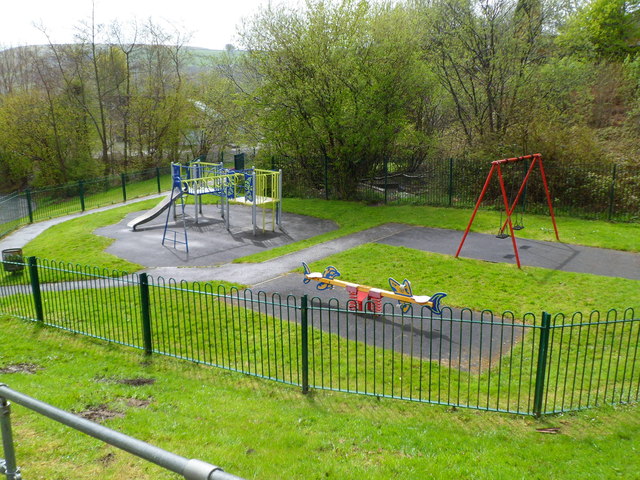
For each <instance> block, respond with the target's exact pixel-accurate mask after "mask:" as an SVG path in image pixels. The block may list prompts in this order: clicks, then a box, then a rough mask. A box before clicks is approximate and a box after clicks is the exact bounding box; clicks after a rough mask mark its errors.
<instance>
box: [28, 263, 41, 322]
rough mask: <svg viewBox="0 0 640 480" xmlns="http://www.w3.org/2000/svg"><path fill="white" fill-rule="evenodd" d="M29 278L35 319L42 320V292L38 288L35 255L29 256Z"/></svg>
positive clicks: (38, 279)
mask: <svg viewBox="0 0 640 480" xmlns="http://www.w3.org/2000/svg"><path fill="white" fill-rule="evenodd" d="M28 264H29V278H30V279H31V293H32V294H33V305H34V307H35V309H36V319H37V320H38V321H39V322H44V310H43V308H42V292H41V290H40V277H39V276H38V261H37V259H36V257H29V259H28Z"/></svg>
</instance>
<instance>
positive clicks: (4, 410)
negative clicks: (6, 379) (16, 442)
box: [0, 384, 22, 480]
mask: <svg viewBox="0 0 640 480" xmlns="http://www.w3.org/2000/svg"><path fill="white" fill-rule="evenodd" d="M1 386H2V384H0V387H1ZM0 431H1V432H2V448H3V451H4V456H5V459H4V461H2V459H0V474H5V475H6V476H7V480H20V479H21V478H22V477H21V476H20V469H19V468H18V467H17V465H16V452H15V450H14V448H13V434H12V433H11V406H10V405H9V402H8V401H7V399H6V398H5V397H3V396H2V394H1V393H0Z"/></svg>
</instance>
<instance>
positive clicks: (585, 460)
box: [0, 199, 640, 480]
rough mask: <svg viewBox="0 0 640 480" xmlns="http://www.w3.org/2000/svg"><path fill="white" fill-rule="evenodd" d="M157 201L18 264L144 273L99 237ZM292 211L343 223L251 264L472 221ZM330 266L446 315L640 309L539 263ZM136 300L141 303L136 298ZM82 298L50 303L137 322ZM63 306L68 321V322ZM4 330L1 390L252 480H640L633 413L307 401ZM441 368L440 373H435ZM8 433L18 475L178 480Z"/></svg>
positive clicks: (275, 389)
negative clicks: (458, 309)
mask: <svg viewBox="0 0 640 480" xmlns="http://www.w3.org/2000/svg"><path fill="white" fill-rule="evenodd" d="M156 203H157V199H156V200H149V201H147V202H142V203H140V204H135V205H127V206H125V207H121V208H118V209H114V210H110V211H107V212H101V213H97V214H93V215H86V216H83V217H82V218H79V219H76V220H72V221H70V222H66V223H65V224H62V225H59V226H57V227H53V228H51V229H49V230H48V231H47V233H45V234H43V235H41V236H40V237H38V239H36V240H34V241H33V242H31V243H29V244H28V245H27V246H26V247H25V249H24V250H25V254H26V255H36V256H39V257H43V258H51V259H56V260H61V261H67V262H71V263H79V264H88V265H94V266H99V267H103V268H108V269H117V270H125V271H134V270H138V269H139V268H141V266H140V265H136V264H132V263H129V262H124V261H122V260H120V259H117V258H116V257H113V256H111V255H108V254H105V253H104V248H105V247H106V246H107V245H108V243H109V242H110V240H109V239H104V238H101V237H97V236H95V235H93V234H92V232H93V230H95V229H96V228H98V227H100V226H102V225H108V224H112V223H116V222H118V221H120V220H121V219H122V218H123V217H124V216H125V215H126V214H128V213H129V212H132V211H138V210H144V209H148V208H151V207H152V206H153V205H155V204H156ZM285 206H286V208H287V209H288V210H290V211H295V213H302V214H307V215H315V216H318V217H322V218H330V219H333V220H334V221H336V222H337V223H338V224H339V225H340V228H339V230H337V231H335V232H331V233H329V234H326V235H321V236H318V237H314V238H313V239H310V240H308V241H305V242H298V244H294V246H289V247H283V248H282V249H274V250H276V251H277V253H275V254H274V253H267V254H265V255H262V254H261V255H258V256H253V257H252V258H251V259H252V260H254V261H256V260H262V259H264V258H266V256H269V255H276V254H283V253H286V252H287V251H291V249H292V248H302V247H304V246H307V245H309V244H312V243H319V242H321V241H326V240H328V239H329V238H335V237H337V236H340V235H345V234H348V233H352V232H355V231H358V230H362V229H364V228H368V227H370V226H375V225H379V224H382V223H386V222H389V221H395V222H398V221H402V222H405V223H411V224H414V225H426V226H434V227H440V228H457V229H463V228H464V227H465V226H466V222H467V220H468V216H469V214H470V212H469V211H468V210H456V209H437V208H430V207H365V206H363V205H360V204H353V203H347V202H323V201H309V200H306V201H305V200H292V199H287V201H286V202H285ZM285 221H286V217H285ZM498 221H499V214H495V213H492V212H481V213H480V214H479V217H478V220H477V221H476V223H475V224H474V225H475V227H476V228H474V230H475V231H480V232H482V231H487V232H491V231H495V228H496V225H497V223H498ZM492 222H493V223H492ZM525 222H526V223H527V229H526V230H523V231H521V232H520V235H522V236H527V235H529V238H536V239H544V240H549V239H551V236H552V231H551V230H550V228H551V225H550V222H549V220H548V218H546V217H539V218H536V217H532V218H530V219H525ZM491 225H493V227H492V226H491ZM559 227H560V234H561V238H562V239H563V240H564V241H567V242H570V241H571V242H574V243H583V244H587V245H592V246H601V247H608V248H617V249H620V250H631V251H638V250H639V248H638V242H637V238H638V234H639V233H640V225H634V224H608V223H606V222H586V221H578V220H572V219H560V220H559ZM492 228H493V229H494V230H491V229H492ZM570 238H576V239H580V241H576V240H570ZM383 250H384V251H383ZM390 251H392V252H393V253H392V254H390V253H389V252H390ZM373 260H375V261H373ZM453 262H455V263H453ZM328 263H332V264H334V265H335V266H336V267H338V269H339V270H341V271H342V272H343V276H344V279H345V280H354V281H356V280H357V281H359V282H363V283H369V284H372V285H381V286H383V285H384V284H385V283H386V279H387V277H388V276H396V279H398V280H402V279H403V278H404V277H407V278H409V279H410V280H411V281H412V283H413V286H414V291H415V292H416V293H418V294H422V293H425V294H430V293H434V292H435V291H439V290H444V291H446V292H447V293H448V294H449V296H448V297H447V298H446V299H445V303H446V304H448V305H457V306H465V307H471V308H477V309H481V308H491V309H493V310H495V311H496V312H501V311H502V310H505V309H509V310H513V311H514V312H517V313H523V312H526V311H533V312H534V313H536V315H539V313H540V310H542V309H545V310H548V311H550V312H551V313H558V312H565V313H570V312H573V311H575V310H578V309H585V310H590V309H592V308H597V309H600V310H603V311H604V310H606V309H608V308H611V307H615V308H619V309H624V308H626V307H634V308H636V311H638V310H640V288H638V287H639V284H640V282H637V281H631V280H625V279H617V278H607V277H597V276H593V275H585V274H570V273H564V272H555V271H548V270H544V269H536V268H533V267H525V268H523V269H522V270H518V269H517V268H515V267H514V266H512V265H499V264H488V263H486V262H479V261H474V260H469V259H462V260H454V259H453V258H452V257H450V256H443V255H437V254H431V253H427V252H418V251H415V250H411V249H407V248H402V247H387V246H384V247H383V246H379V245H375V244H369V245H363V246H361V247H358V248H356V249H352V250H350V251H349V252H342V253H340V254H338V255H335V256H332V257H330V258H328V259H326V260H323V261H322V262H316V263H314V264H312V265H311V267H312V268H313V269H314V270H320V271H322V269H323V268H324V267H325V266H326V265H327V264H328ZM58 278H59V279H63V278H64V276H59V277H58ZM441 285H446V287H445V288H440V286H441ZM131 290H132V292H133V293H131V298H134V295H135V292H136V291H137V290H136V289H135V287H131ZM103 291H104V292H106V293H107V295H102V294H101V293H100V291H98V290H96V291H95V295H96V297H97V298H99V299H100V301H102V302H106V303H105V305H112V304H113V302H112V300H113V298H112V297H113V295H114V293H112V292H108V291H107V290H103ZM76 293H77V298H78V299H76V300H74V301H73V302H71V301H63V300H64V299H65V298H67V296H72V295H73V294H72V292H69V293H64V294H56V295H52V296H49V297H47V299H48V300H49V301H50V302H58V305H62V304H64V305H71V306H72V307H73V308H72V307H69V308H70V309H71V310H73V312H72V313H73V315H76V314H78V315H79V317H78V321H81V322H82V321H86V322H87V323H89V322H90V321H96V320H97V319H98V320H99V319H100V318H102V317H111V316H113V317H114V318H116V317H118V316H119V315H121V314H122V315H125V316H126V315H129V316H131V317H134V316H135V315H137V313H138V308H137V307H136V305H135V302H134V301H133V300H130V299H129V297H127V295H128V293H127V291H125V290H123V291H122V295H123V299H122V301H123V302H124V303H123V305H122V306H121V308H116V309H114V311H108V310H107V308H108V307H105V306H104V305H102V304H101V303H99V302H94V301H89V299H90V298H92V297H91V296H92V295H93V294H94V293H93V292H92V291H86V292H82V291H76ZM136 298H137V297H136ZM3 302H4V303H6V302H8V303H10V299H9V298H5V299H3ZM60 302H62V303H60ZM127 302H128V303H127ZM175 302H177V303H176V311H185V310H188V309H186V308H184V307H183V305H182V304H181V303H180V302H182V300H181V299H178V300H176V301H175ZM125 304H126V305H125ZM198 305H200V304H198ZM57 308H58V310H56V312H57V313H60V316H61V318H63V317H64V318H67V317H68V316H69V315H70V313H68V312H67V313H65V312H64V309H63V308H62V307H61V306H60V307H57ZM91 308H94V309H95V310H91ZM201 308H205V307H201ZM207 308H209V307H207ZM87 309H88V310H87ZM127 309H129V310H130V312H129V313H127V312H128V310H127ZM5 311H6V310H5ZM159 316H160V317H163V318H164V319H165V320H166V322H167V323H166V324H164V326H163V327H162V328H166V329H168V330H170V331H186V330H189V328H186V327H185V326H184V325H183V326H180V325H179V323H176V324H175V325H174V324H173V323H171V322H179V320H180V318H181V317H179V316H178V315H174V314H172V313H171V311H170V310H166V311H164V313H163V314H162V315H159ZM80 317H82V318H80ZM204 318H213V317H212V316H211V315H205V316H204ZM0 324H1V325H2V327H1V328H0V345H3V347H2V348H0V382H4V383H7V384H8V385H9V386H10V387H12V388H15V389H16V390H20V391H23V392H24V393H26V394H28V395H31V396H34V397H36V398H38V399H40V400H43V401H46V402H49V403H52V404H53V405H55V406H57V407H60V408H63V409H66V410H70V411H73V412H76V413H79V412H85V414H87V415H88V414H91V415H93V416H94V418H98V419H100V414H102V415H103V418H102V419H101V420H100V421H102V422H103V423H104V424H105V425H107V426H109V427H112V428H115V429H118V430H120V431H123V432H124V433H127V434H130V435H133V436H136V437H138V438H141V439H143V440H146V441H148V442H150V443H152V444H155V445H158V446H160V447H162V448H166V449H168V450H171V451H174V452H175V453H178V454H180V455H183V456H185V457H188V458H200V459H202V460H205V461H208V462H210V463H213V464H217V465H220V466H222V467H223V468H225V470H227V471H228V472H230V473H233V474H236V475H239V476H241V477H244V478H247V479H249V478H256V479H271V478H272V479H281V478H305V479H307V478H311V479H321V478H322V479H324V478H340V479H350V478H353V479H362V478H367V479H377V478H380V479H387V478H399V479H430V478H433V479H449V478H451V479H459V478H470V479H471V478H473V479H512V478H576V479H578V478H580V479H583V478H594V479H596V478H597V479H600V478H637V475H638V473H637V472H638V471H640V455H638V451H639V450H640V412H639V411H638V408H637V406H635V405H631V406H618V407H601V408H596V409H592V410H588V411H583V412H578V413H572V414H565V415H558V416H551V417H547V418H545V419H543V420H535V419H533V418H530V417H520V416H515V415H503V414H497V413H489V412H479V411H474V410H464V409H451V408H446V407H442V406H431V405H425V404H418V403H411V402H407V401H399V400H391V399H385V398H376V397H366V396H359V395H349V394H345V393H336V392H333V393H332V392H324V391H312V392H311V393H310V394H309V395H303V394H302V393H301V392H300V390H299V389H298V388H296V387H290V386H286V385H283V384H279V383H274V382H269V381H267V380H260V379H256V378H253V377H249V376H246V375H242V374H238V373H232V372H228V371H223V370H220V369H214V368H210V367H205V366H202V365H196V364H192V363H189V362H185V361H181V360H177V359H171V358H166V357H160V356H153V357H152V358H145V357H144V356H143V355H142V354H141V353H140V352H138V351H136V350H132V349H130V348H125V347H120V346H117V345H114V344H106V343H104V342H102V341H100V340H92V339H88V338H83V337H80V336H76V335H73V334H69V333H64V332H60V331H55V330H53V329H49V328H42V327H39V326H37V325H34V324H32V323H27V322H24V321H21V320H16V319H12V318H8V317H4V318H0ZM99 333H100V332H99ZM278 335H280V336H282V335H283V334H280V333H279V334H278ZM633 338H635V336H634V337H633ZM582 341H586V340H585V339H584V338H583V339H582ZM254 346H255V345H254ZM181 353H182V352H181V351H177V352H176V355H177V356H180V354H181ZM394 361H395V360H394ZM505 361H508V359H507V360H505ZM633 361H634V362H635V359H634V360H633ZM15 365H22V370H28V371H30V372H32V373H27V372H24V371H23V372H18V373H8V372H10V371H13V370H14V369H12V368H7V367H10V366H15ZM625 365H626V362H625ZM17 370H21V369H20V368H18V369H17ZM446 370H447V369H445V368H443V369H442V371H443V375H445V374H446ZM452 372H453V370H452ZM13 424H14V437H15V440H16V449H17V455H18V464H19V465H20V466H21V467H22V470H23V475H24V477H25V478H30V479H47V480H63V479H67V478H79V479H85V478H86V479H89V478H104V479H107V480H109V479H118V480H119V479H124V478H136V479H164V478H167V479H168V478H177V476H175V475H171V474H168V473H165V472H163V471H162V470H160V469H158V468H156V467H153V466H149V465H147V464H145V463H144V462H142V461H138V460H136V459H134V458H133V457H131V456H130V455H128V454H125V453H122V452H120V451H118V450H116V449H114V448H111V447H108V446H103V445H101V444H100V443H99V442H98V441H96V440H94V439H91V438H89V437H85V436H83V435H82V434H80V433H77V432H75V431H72V430H70V429H68V428H66V427H63V426H60V425H57V424H55V423H53V422H52V421H50V420H48V419H45V418H43V417H40V416H38V415H35V414H32V413H30V412H28V411H27V410H26V409H24V408H22V407H19V406H15V407H14V408H13ZM547 427H554V428H558V429H559V430H558V433H557V434H547V433H540V432H539V431H538V429H541V428H547Z"/></svg>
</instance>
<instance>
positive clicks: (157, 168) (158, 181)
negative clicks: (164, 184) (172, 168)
mask: <svg viewBox="0 0 640 480" xmlns="http://www.w3.org/2000/svg"><path fill="white" fill-rule="evenodd" d="M156 182H157V183H158V193H160V192H161V190H160V167H156Z"/></svg>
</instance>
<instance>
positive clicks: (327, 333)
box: [0, 257, 640, 415]
mask: <svg viewBox="0 0 640 480" xmlns="http://www.w3.org/2000/svg"><path fill="white" fill-rule="evenodd" d="M17 264H18V265H20V266H24V270H23V272H22V273H21V274H20V273H17V274H16V273H14V274H11V275H4V276H3V277H1V279H0V314H1V315H4V316H11V317H18V318H22V319H26V320H32V321H37V322H41V323H42V324H45V325H49V326H51V327H55V328H60V329H63V330H67V331H70V332H74V333H78V334H82V335H87V336H91V337H95V338H100V339H103V340H106V341H108V342H114V343H118V344H121V345H127V346H130V347H134V348H137V349H140V350H141V351H144V352H145V353H146V354H148V355H152V354H161V355H167V356H171V357H175V358H181V359H185V360H189V361H193V362H197V363H202V364H206V365H212V366H216V367H219V368H223V369H227V370H233V371H237V372H242V373H246V374H249V375H254V376H257V377H261V378H265V379H270V380H274V381H278V382H282V383H286V384H291V385H297V386H300V387H301V388H302V389H303V391H307V390H308V389H310V388H315V389H326V390H336V391H342V392H353V393H358V394H364V395H374V396H379V397H389V398H398V399H403V400H410V401H416V402H426V403H435V404H442V405H450V406H456V407H467V408H474V409H480V410H491V411H501V412H509V413H516V414H523V415H543V414H550V413H559V412H567V411H572V410H579V409H583V408H588V407H592V406H596V405H603V404H618V403H629V402H637V401H638V399H639V397H640V355H639V349H640V347H639V345H640V318H639V317H638V316H637V315H636V313H635V312H634V310H633V309H627V310H625V311H623V312H620V311H615V310H610V311H607V312H606V313H601V312H597V311H596V312H592V313H591V314H589V315H583V314H580V313H576V314H574V315H571V316H565V315H560V314H559V315H555V316H552V315H550V314H547V313H542V314H540V315H536V314H533V313H527V314H525V315H523V316H522V317H516V316H515V315H514V314H513V313H510V312H505V313H503V314H502V315H496V314H494V313H492V312H490V311H482V312H474V311H471V310H467V309H463V310H453V309H445V310H444V312H443V314H442V315H434V314H432V312H431V311H430V310H428V309H426V308H424V309H421V310H418V309H413V310H410V311H409V312H408V313H402V312H401V311H400V310H398V309H397V308H396V307H395V305H393V304H390V303H387V304H384V305H383V311H382V313H381V314H376V315H374V314H370V313H363V312H358V311H354V310H353V308H352V307H353V306H354V305H351V304H349V303H347V304H344V303H341V302H339V301H338V300H335V299H332V300H331V301H329V302H328V303H324V302H322V301H321V300H320V299H319V298H309V297H307V296H304V297H301V298H298V297H293V296H282V295H278V294H266V293H264V292H253V291H251V290H238V289H236V288H231V289H225V288H224V287H222V286H213V285H211V284H199V283H188V282H185V281H177V280H174V279H164V278H161V277H158V278H153V277H151V276H148V275H146V274H139V275H138V274H123V273H121V272H114V271H107V270H100V269H96V268H91V267H84V266H79V265H68V264H60V263H56V262H53V261H47V260H36V258H35V257H30V258H29V259H28V261H27V262H25V263H21V262H20V263H17Z"/></svg>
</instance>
